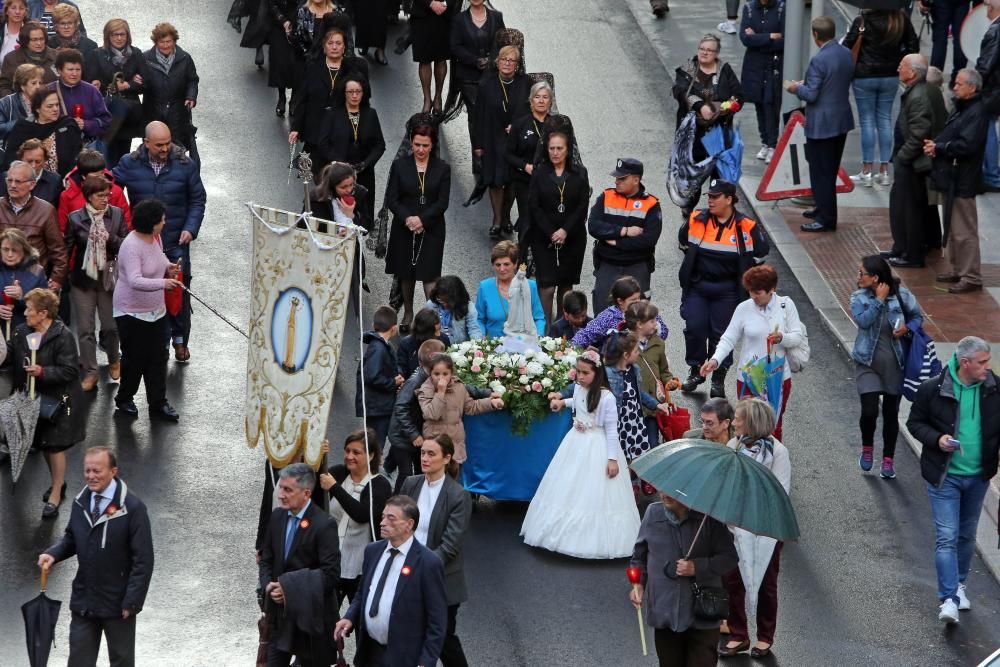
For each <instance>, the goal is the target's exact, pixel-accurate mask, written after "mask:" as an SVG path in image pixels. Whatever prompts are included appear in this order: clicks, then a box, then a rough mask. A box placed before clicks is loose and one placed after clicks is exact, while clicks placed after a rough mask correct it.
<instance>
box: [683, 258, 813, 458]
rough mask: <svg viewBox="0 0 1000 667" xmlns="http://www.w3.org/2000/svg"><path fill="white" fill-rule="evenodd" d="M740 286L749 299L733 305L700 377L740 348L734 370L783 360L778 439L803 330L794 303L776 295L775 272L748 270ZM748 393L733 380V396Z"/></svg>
mask: <svg viewBox="0 0 1000 667" xmlns="http://www.w3.org/2000/svg"><path fill="white" fill-rule="evenodd" d="M743 287H744V289H746V290H747V291H748V292H749V293H750V298H749V299H747V300H746V301H744V302H742V303H741V304H740V305H738V306H736V310H735V311H734V312H733V318H732V319H731V320H729V326H727V327H726V330H725V332H723V334H722V336H721V337H720V338H719V343H718V345H716V346H715V352H714V353H713V354H712V358H711V359H709V360H708V361H706V362H705V363H704V364H702V366H701V375H702V376H703V377H704V376H707V375H708V374H709V373H711V372H713V371H715V370H716V369H717V368H719V364H721V363H722V360H723V359H725V358H726V357H727V356H729V354H731V353H732V352H733V350H735V349H736V347H737V345H739V348H740V360H739V361H738V362H737V363H736V367H737V368H742V367H743V366H744V365H745V364H747V363H749V362H751V361H753V360H754V359H763V358H764V357H768V356H770V355H772V354H776V355H778V356H783V357H785V370H784V375H783V379H782V383H781V412H779V413H778V423H777V425H776V426H775V427H774V437H775V438H777V439H778V440H781V422H782V420H783V419H784V417H785V407H786V406H787V405H788V396H789V395H790V394H791V393H792V362H791V361H790V360H789V355H790V354H796V353H798V352H799V350H801V349H802V348H803V346H804V345H806V344H807V340H808V339H807V338H806V331H805V327H804V326H803V325H802V322H801V321H800V320H799V311H798V310H797V309H796V308H795V302H794V301H792V300H791V299H790V298H788V297H787V296H778V295H777V294H775V289H776V288H777V287H778V272H777V271H775V270H774V269H773V268H772V267H770V266H768V265H767V264H761V265H760V266H755V267H753V268H751V269H749V270H748V271H747V272H746V273H744V274H743ZM747 396H749V392H748V391H747V390H746V388H745V387H744V385H743V382H742V380H739V379H737V380H736V397H737V398H746V397H747Z"/></svg>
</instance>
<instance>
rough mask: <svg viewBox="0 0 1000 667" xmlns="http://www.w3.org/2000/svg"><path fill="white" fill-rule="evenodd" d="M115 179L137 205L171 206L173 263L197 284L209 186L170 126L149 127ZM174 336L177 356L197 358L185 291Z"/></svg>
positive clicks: (168, 240)
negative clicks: (194, 266) (196, 244)
mask: <svg viewBox="0 0 1000 667" xmlns="http://www.w3.org/2000/svg"><path fill="white" fill-rule="evenodd" d="M112 174H113V175H114V179H115V181H117V182H118V183H119V184H120V185H122V186H123V187H124V188H125V189H126V190H127V191H128V197H129V201H130V202H131V203H132V206H135V205H136V204H138V203H139V202H141V201H144V200H146V199H159V200H160V201H162V202H163V203H164V204H165V205H166V207H167V224H166V226H165V227H164V228H163V232H162V233H161V238H162V239H163V252H165V253H166V255H167V257H169V258H170V260H171V261H173V262H177V261H180V262H181V270H182V271H183V272H184V285H185V286H187V287H190V286H191V242H192V241H194V240H195V239H196V238H198V231H199V230H200V229H201V223H202V220H204V218H205V201H206V194H205V186H204V185H202V182H201V175H200V173H199V169H198V164H197V163H196V162H195V161H194V160H193V159H191V158H190V157H189V156H188V155H187V154H186V153H185V152H184V149H183V148H182V147H181V146H178V145H177V144H174V143H173V141H172V139H171V136H170V128H168V127H167V126H166V125H165V124H164V123H161V122H160V121H153V122H152V123H150V124H149V125H147V126H146V135H145V138H144V139H143V142H142V146H140V147H139V148H138V149H137V150H135V151H133V152H132V153H129V154H128V155H126V156H124V157H123V158H122V159H121V161H119V162H118V166H116V167H115V168H114V171H113V172H112ZM170 336H171V342H172V343H173V346H174V358H175V359H177V361H179V362H182V363H183V362H186V361H187V360H189V359H190V358H191V352H190V350H188V340H189V338H190V336H191V296H190V295H189V294H188V293H187V292H186V291H185V292H184V302H183V305H182V306H181V311H180V313H178V314H177V315H176V316H173V315H172V316H170Z"/></svg>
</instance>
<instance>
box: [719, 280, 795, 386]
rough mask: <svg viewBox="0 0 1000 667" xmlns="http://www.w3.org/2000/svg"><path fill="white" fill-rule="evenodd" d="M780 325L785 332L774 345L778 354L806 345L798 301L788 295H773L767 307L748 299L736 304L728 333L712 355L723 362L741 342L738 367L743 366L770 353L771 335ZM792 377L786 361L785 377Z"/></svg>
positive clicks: (724, 334) (782, 331)
mask: <svg viewBox="0 0 1000 667" xmlns="http://www.w3.org/2000/svg"><path fill="white" fill-rule="evenodd" d="M776 328H777V330H778V331H779V332H781V343H779V344H778V345H775V346H774V349H775V350H776V351H777V352H776V353H777V354H778V355H780V356H784V355H785V349H786V348H796V347H798V346H799V345H801V344H802V341H803V337H802V322H801V321H800V320H799V311H798V310H796V308H795V302H794V301H792V300H791V299H790V298H788V297H787V296H779V295H778V294H777V293H775V294H772V295H771V301H770V303H768V304H767V306H766V307H765V308H758V307H757V305H756V304H755V303H754V302H753V299H747V300H746V301H744V302H742V303H741V304H740V305H738V306H736V311H735V312H733V319H731V320H730V321H729V326H728V327H726V331H725V333H723V334H722V338H720V339H719V344H718V345H717V346H716V347H715V354H713V355H712V359H714V360H715V361H716V362H718V363H719V364H721V363H722V360H723V359H725V358H726V355H728V354H729V353H730V352H732V351H733V350H735V349H736V346H737V344H740V358H739V361H738V362H737V363H736V368H741V367H742V366H743V365H744V364H746V363H747V362H749V361H751V360H753V359H755V358H756V359H760V358H762V357H766V356H767V336H768V334H771V333H773V332H774V330H775V329H776ZM790 377H792V371H791V369H790V368H789V367H788V364H787V363H786V364H785V375H784V379H786V380H787V379H789V378H790Z"/></svg>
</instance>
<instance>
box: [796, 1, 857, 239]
mask: <svg viewBox="0 0 1000 667" xmlns="http://www.w3.org/2000/svg"><path fill="white" fill-rule="evenodd" d="M834 35H835V28H834V25H833V19H831V18H830V17H829V16H820V17H818V18H815V19H813V21H812V36H813V41H815V42H816V45H817V46H818V47H819V51H817V52H816V55H815V56H813V57H812V60H810V61H809V67H808V68H807V69H806V78H805V80H804V81H798V82H791V83H789V84H788V85H787V89H788V92H790V93H792V94H793V95H795V96H796V97H798V98H799V99H800V100H804V101H805V103H806V160H808V161H809V181H810V184H811V187H812V192H813V197H814V198H815V199H816V208H814V209H812V210H809V211H804V212H803V215H805V216H806V217H807V218H812V219H813V221H812V222H809V223H806V224H804V225H802V231H804V232H832V231H835V230H836V229H837V172H838V171H839V170H840V158H841V156H842V155H843V154H844V142H845V141H846V140H847V133H848V132H850V131H851V130H853V129H854V114H853V112H852V111H851V100H850V93H849V91H850V88H851V79H852V78H853V77H854V60H853V59H852V58H851V51H850V50H849V49H848V48H846V47H844V46H843V45H841V44H839V43H838V42H836V41H835V40H834V39H833V38H834Z"/></svg>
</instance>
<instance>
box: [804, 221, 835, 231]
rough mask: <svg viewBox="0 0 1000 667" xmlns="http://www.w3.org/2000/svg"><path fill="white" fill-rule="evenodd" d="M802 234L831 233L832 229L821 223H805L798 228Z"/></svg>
mask: <svg viewBox="0 0 1000 667" xmlns="http://www.w3.org/2000/svg"><path fill="white" fill-rule="evenodd" d="M799 229H801V230H802V231H804V232H832V231H835V229H834V228H831V227H827V226H826V225H824V224H823V223H822V222H807V223H805V224H803V225H801V226H800V227H799Z"/></svg>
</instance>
